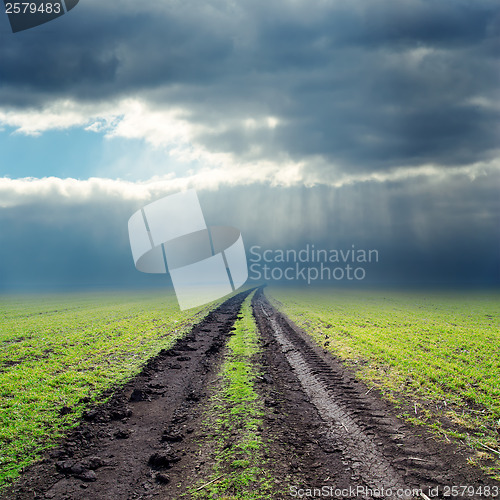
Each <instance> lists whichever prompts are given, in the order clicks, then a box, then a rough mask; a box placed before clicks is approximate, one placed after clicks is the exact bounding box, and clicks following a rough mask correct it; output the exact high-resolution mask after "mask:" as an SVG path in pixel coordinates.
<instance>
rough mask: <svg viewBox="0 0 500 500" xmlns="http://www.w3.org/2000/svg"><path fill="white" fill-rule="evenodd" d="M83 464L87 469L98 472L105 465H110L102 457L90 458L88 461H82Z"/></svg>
mask: <svg viewBox="0 0 500 500" xmlns="http://www.w3.org/2000/svg"><path fill="white" fill-rule="evenodd" d="M81 464H82V465H83V467H85V468H86V469H90V470H96V469H99V468H101V467H104V466H105V465H108V461H107V460H104V459H102V458H100V457H89V458H87V459H86V460H84V461H82V462H81Z"/></svg>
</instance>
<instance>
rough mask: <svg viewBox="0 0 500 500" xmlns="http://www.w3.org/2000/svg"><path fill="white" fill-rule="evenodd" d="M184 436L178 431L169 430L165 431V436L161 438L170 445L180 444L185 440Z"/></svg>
mask: <svg viewBox="0 0 500 500" xmlns="http://www.w3.org/2000/svg"><path fill="white" fill-rule="evenodd" d="M183 437H184V436H183V434H182V432H181V431H180V430H178V429H167V430H165V431H163V435H162V436H161V440H162V441H166V442H168V443H179V442H181V441H182V439H183Z"/></svg>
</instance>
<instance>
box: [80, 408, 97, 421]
mask: <svg viewBox="0 0 500 500" xmlns="http://www.w3.org/2000/svg"><path fill="white" fill-rule="evenodd" d="M96 417H97V411H95V410H89V411H85V412H83V420H86V421H87V422H92V420H95V418H96Z"/></svg>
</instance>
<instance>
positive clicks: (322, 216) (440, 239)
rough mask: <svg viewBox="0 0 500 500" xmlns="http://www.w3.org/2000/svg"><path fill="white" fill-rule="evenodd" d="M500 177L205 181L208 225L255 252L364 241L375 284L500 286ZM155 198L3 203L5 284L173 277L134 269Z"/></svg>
mask: <svg viewBox="0 0 500 500" xmlns="http://www.w3.org/2000/svg"><path fill="white" fill-rule="evenodd" d="M499 181H500V179H499V178H498V174H497V175H492V176H481V177H477V178H476V179H470V178H469V177H467V176H464V175H456V176H453V177H447V178H446V179H442V181H441V182H437V183H436V182H435V181H434V180H430V179H428V178H424V177H422V178H416V179H412V180H411V181H398V182H390V183H360V184H356V185H353V186H344V187H342V188H338V189H335V190H332V189H329V188H327V187H325V186H319V187H315V188H305V187H293V188H270V187H264V186H249V187H233V188H221V189H219V190H218V191H200V192H199V199H200V203H201V206H202V207H203V211H204V215H205V218H206V221H207V223H208V224H209V225H231V226H234V227H236V228H238V229H240V230H241V232H242V235H243V239H244V242H245V246H246V249H247V256H248V258H249V259H250V258H252V254H251V253H250V248H251V247H252V246H254V245H256V246H259V247H260V248H261V251H263V250H266V249H271V250H276V249H284V250H287V249H295V250H296V251H299V250H300V249H302V248H305V246H306V245H315V247H316V248H324V249H342V250H344V251H346V250H349V249H351V247H352V245H355V247H356V248H358V249H366V250H368V249H376V250H378V252H379V256H380V258H379V262H378V263H374V264H370V265H368V266H366V272H367V277H366V283H367V284H370V283H371V284H379V285H380V284H381V285H391V284H396V285H401V286H412V285H415V284H426V285H429V284H431V285H436V286H440V285H456V286H463V285H466V286H469V285H471V284H476V285H486V284H489V285H497V286H498V285H500V261H499V245H500V241H499V239H498V227H499V224H500V210H499V204H498V189H497V186H498V183H499ZM157 197H161V194H158V195H157ZM155 198H156V197H155ZM148 201H149V200H148ZM148 201H145V200H135V201H132V200H128V201H127V200H125V199H120V198H118V197H114V198H112V197H110V196H109V194H108V193H107V192H106V191H105V190H102V191H99V190H97V189H95V190H93V191H92V192H89V194H88V196H87V197H86V198H82V199H80V201H78V202H77V201H75V200H74V199H72V198H69V197H64V196H60V195H57V194H56V193H49V194H48V195H47V196H46V198H42V199H39V200H38V201H34V202H33V203H30V204H24V205H16V206H11V207H5V208H3V209H2V210H1V211H0V228H1V230H0V262H1V266H0V290H11V289H15V288H17V289H23V288H25V289H30V288H36V287H39V288H42V289H47V288H50V287H52V286H53V287H68V288H75V287H81V286H85V285H87V286H94V287H95V286H111V287H124V286H164V287H167V286H168V284H169V280H168V277H166V276H158V275H146V274H143V273H140V272H138V271H136V270H135V268H134V265H133V261H132V256H131V252H130V246H129V241H128V232H127V221H128V218H129V217H130V216H131V215H132V214H133V213H134V212H135V211H136V210H137V209H139V208H140V207H142V206H143V205H144V204H146V203H147V202H148ZM20 221H22V223H20ZM249 263H250V264H251V263H252V262H251V261H250V262H249ZM278 265H279V264H278ZM363 283H365V282H363ZM363 283H361V284H363ZM316 284H318V283H316ZM339 284H341V285H342V284H346V283H345V282H341V283H339Z"/></svg>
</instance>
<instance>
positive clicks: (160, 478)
mask: <svg viewBox="0 0 500 500" xmlns="http://www.w3.org/2000/svg"><path fill="white" fill-rule="evenodd" d="M155 479H156V480H157V481H158V482H159V483H162V484H167V483H169V482H170V478H169V477H168V476H167V475H166V474H164V473H163V472H160V473H159V474H156V476H155Z"/></svg>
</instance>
